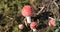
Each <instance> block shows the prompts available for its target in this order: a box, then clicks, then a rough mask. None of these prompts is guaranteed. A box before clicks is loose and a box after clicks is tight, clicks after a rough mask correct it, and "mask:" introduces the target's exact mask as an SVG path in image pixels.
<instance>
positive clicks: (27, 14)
mask: <svg viewBox="0 0 60 32" xmlns="http://www.w3.org/2000/svg"><path fill="white" fill-rule="evenodd" d="M22 15H23V16H24V17H26V19H27V23H31V16H32V15H33V10H32V7H31V6H30V5H25V6H24V7H23V8H22Z"/></svg>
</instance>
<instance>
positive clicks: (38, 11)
mask: <svg viewBox="0 0 60 32" xmlns="http://www.w3.org/2000/svg"><path fill="white" fill-rule="evenodd" d="M40 8H41V10H40V11H38V13H37V15H39V14H40V13H41V12H42V11H43V9H44V8H45V7H44V6H43V7H40Z"/></svg>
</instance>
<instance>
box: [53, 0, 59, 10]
mask: <svg viewBox="0 0 60 32" xmlns="http://www.w3.org/2000/svg"><path fill="white" fill-rule="evenodd" d="M53 3H54V4H55V5H56V7H57V8H58V9H59V6H58V4H57V3H56V2H55V0H54V1H53Z"/></svg>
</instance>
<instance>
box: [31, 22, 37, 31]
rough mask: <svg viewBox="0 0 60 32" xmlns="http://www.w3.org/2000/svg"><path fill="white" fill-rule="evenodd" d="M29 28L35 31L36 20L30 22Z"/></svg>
mask: <svg viewBox="0 0 60 32" xmlns="http://www.w3.org/2000/svg"><path fill="white" fill-rule="evenodd" d="M30 28H31V30H33V32H36V28H37V23H36V22H31V24H30Z"/></svg>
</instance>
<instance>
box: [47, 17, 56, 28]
mask: <svg viewBox="0 0 60 32" xmlns="http://www.w3.org/2000/svg"><path fill="white" fill-rule="evenodd" d="M49 19H50V20H49V22H48V24H49V26H53V27H55V26H56V22H55V19H54V18H51V17H49Z"/></svg>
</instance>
